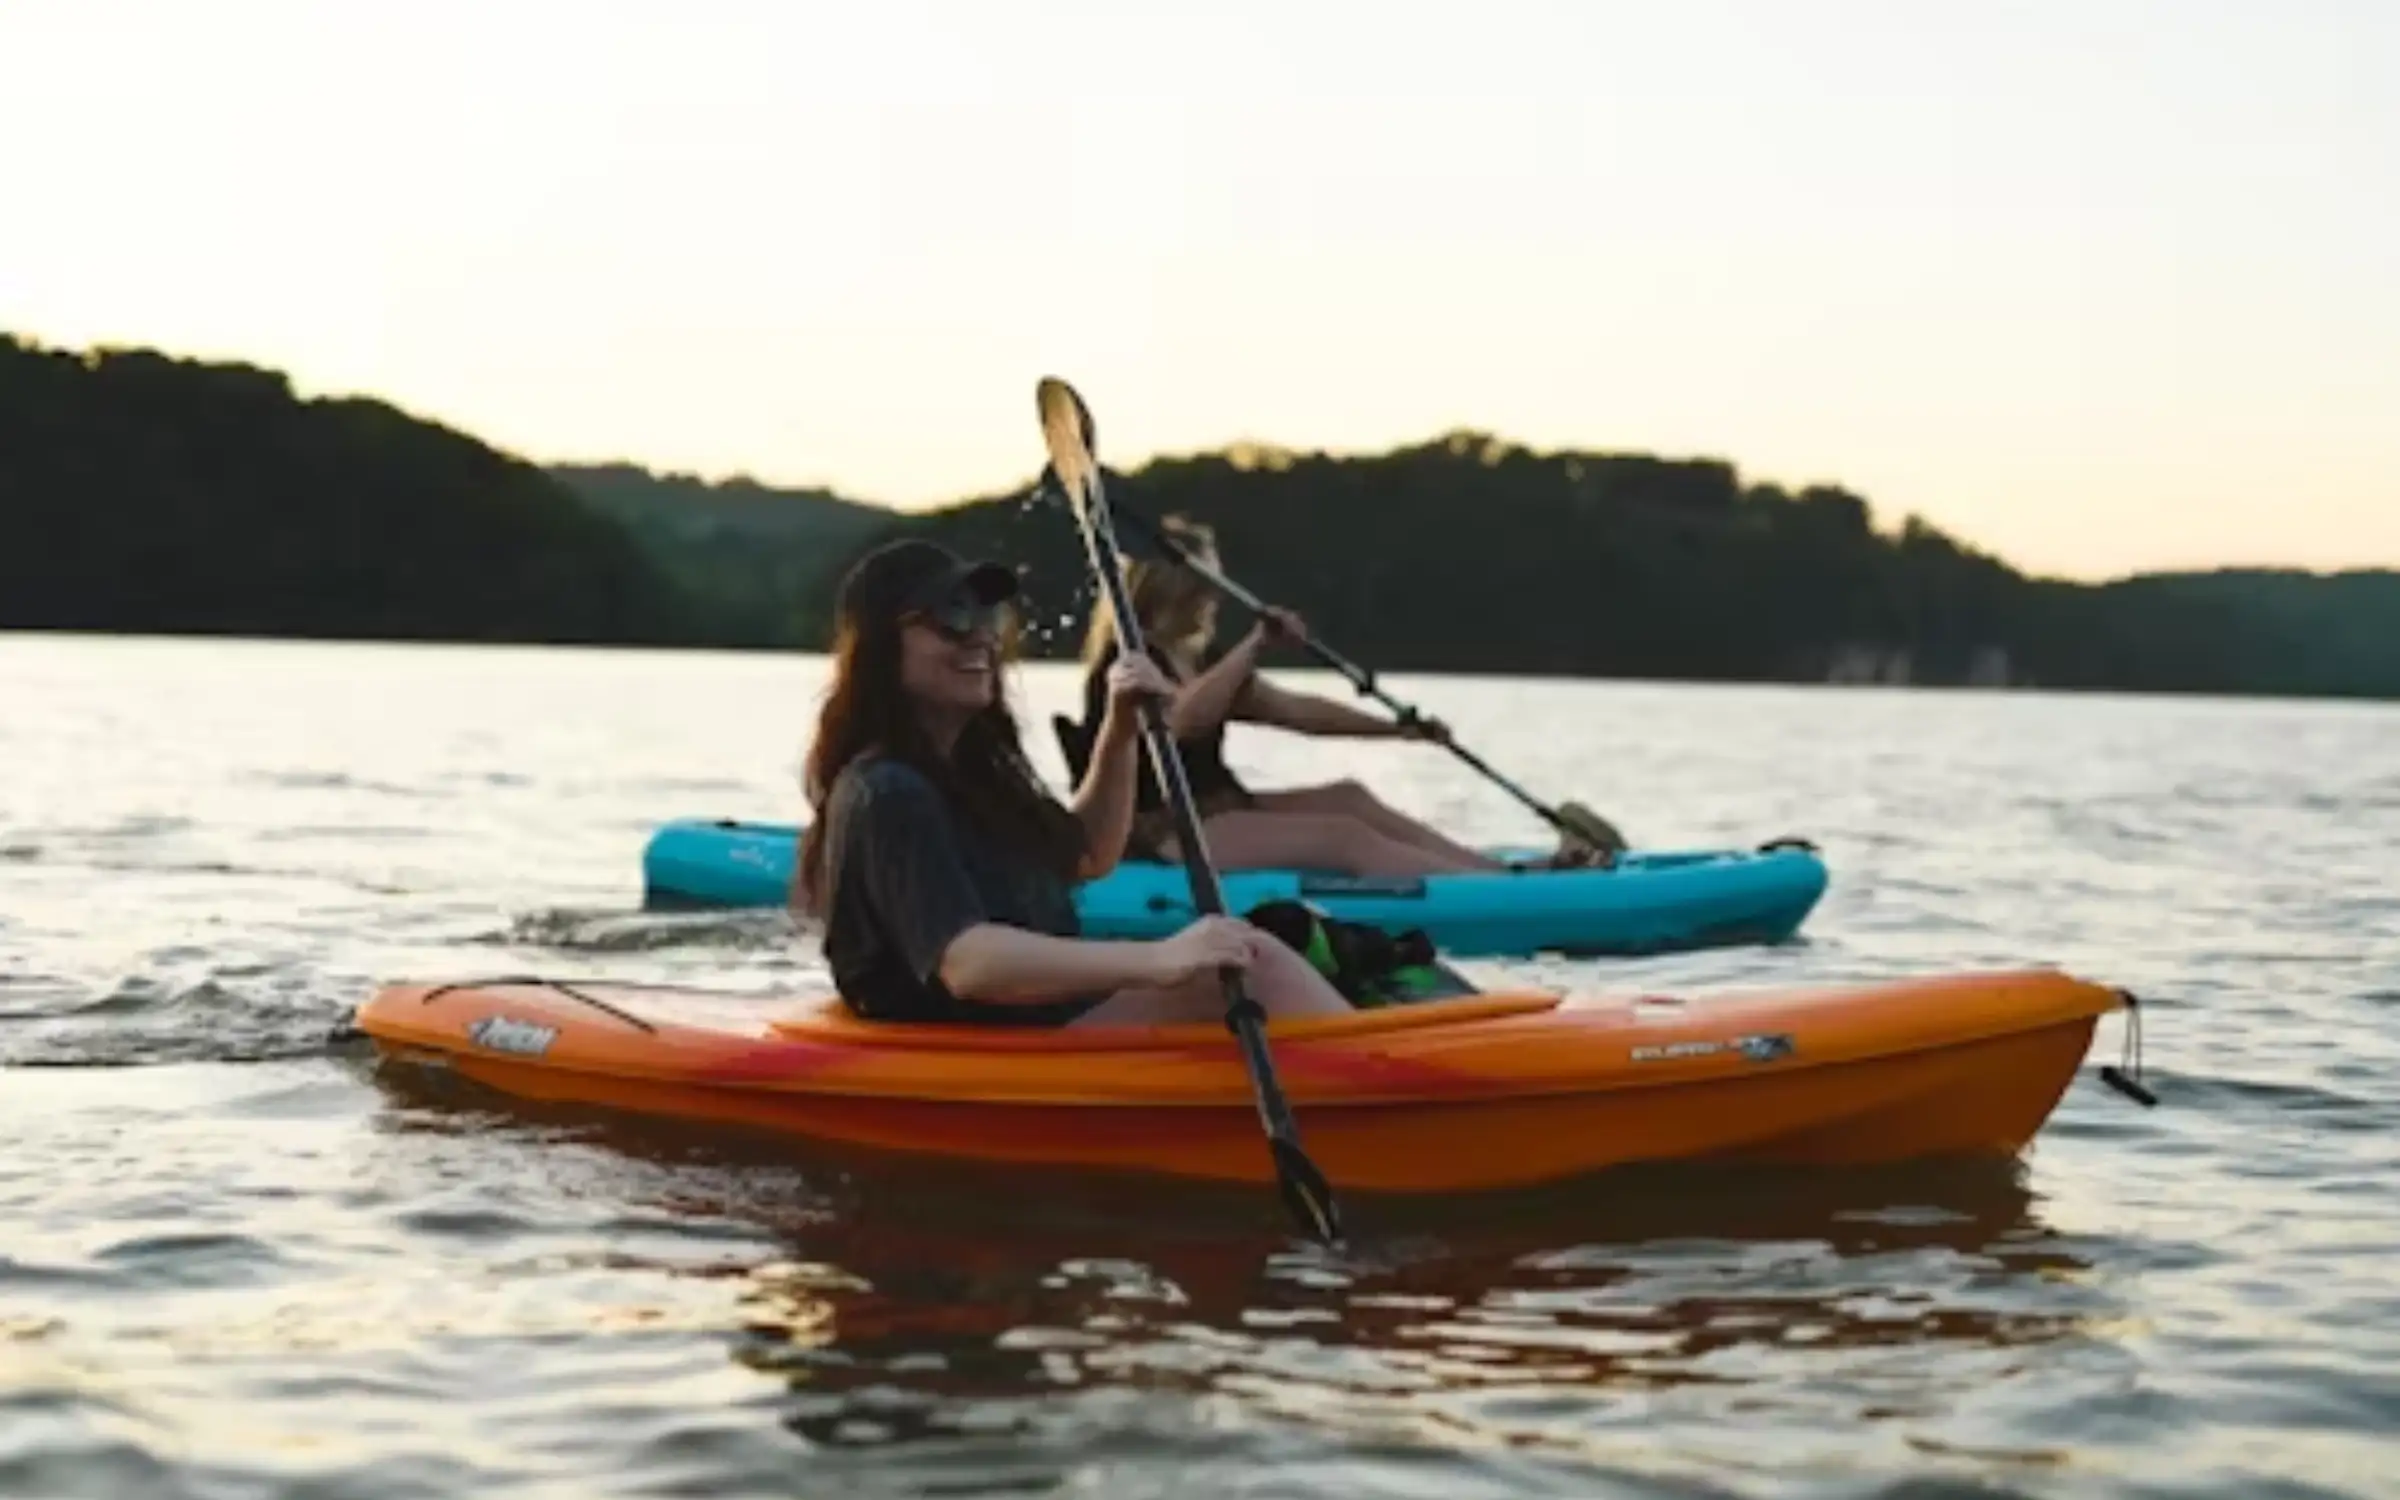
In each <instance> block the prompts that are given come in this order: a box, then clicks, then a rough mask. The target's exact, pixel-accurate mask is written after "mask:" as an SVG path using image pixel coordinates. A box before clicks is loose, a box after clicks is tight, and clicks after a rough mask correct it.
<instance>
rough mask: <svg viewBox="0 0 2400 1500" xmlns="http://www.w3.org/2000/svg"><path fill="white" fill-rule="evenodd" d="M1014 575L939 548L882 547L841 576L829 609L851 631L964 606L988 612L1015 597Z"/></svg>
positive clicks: (918, 542) (913, 542)
mask: <svg viewBox="0 0 2400 1500" xmlns="http://www.w3.org/2000/svg"><path fill="white" fill-rule="evenodd" d="M1017 592H1018V589H1017V574H1016V570H1015V569H1013V568H1010V567H1008V566H1006V565H1005V564H1002V563H996V562H969V561H967V560H966V559H965V558H963V557H960V556H959V555H958V554H957V553H955V552H953V551H951V550H950V549H949V548H947V547H945V546H943V545H941V544H940V543H939V542H928V541H925V540H923V539H921V538H914V537H911V538H907V539H904V540H901V541H897V542H886V543H884V544H883V545H882V546H880V547H877V548H876V549H875V550H874V551H872V552H869V553H868V554H867V555H866V556H864V557H862V558H860V559H859V560H858V561H857V562H854V563H852V564H851V565H850V571H849V572H847V573H845V574H843V575H842V586H841V591H840V593H839V594H838V595H837V596H836V605H835V607H836V608H837V609H838V610H839V611H840V612H841V617H842V618H843V619H844V620H846V621H848V622H849V623H850V624H851V625H853V626H869V625H875V626H882V625H894V624H897V623H899V622H900V621H901V620H902V619H904V618H905V617H907V616H909V615H912V614H919V613H923V614H939V613H941V612H943V611H945V610H948V609H950V608H952V607H954V606H956V605H958V604H961V603H968V604H974V605H979V606H981V607H983V608H985V609H990V608H992V607H993V606H995V605H999V604H1005V603H1006V602H1008V601H1009V600H1011V599H1014V598H1016V597H1017Z"/></svg>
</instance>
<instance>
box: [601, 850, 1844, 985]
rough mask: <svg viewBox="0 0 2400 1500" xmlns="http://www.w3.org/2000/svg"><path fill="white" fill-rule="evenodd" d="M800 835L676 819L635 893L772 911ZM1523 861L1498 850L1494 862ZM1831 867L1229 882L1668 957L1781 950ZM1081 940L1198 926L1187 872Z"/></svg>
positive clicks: (1090, 889)
mask: <svg viewBox="0 0 2400 1500" xmlns="http://www.w3.org/2000/svg"><path fill="white" fill-rule="evenodd" d="M799 836H800V830H799V829H798V828H796V827H794V826H793V825H791V824H788V823H780V824H779V823H742V822H735V821H732V820H724V819H701V818H685V819H679V820H677V821H675V822H672V823H668V824H666V825H664V826H663V827H661V828H660V829H659V830H658V831H657V832H656V833H654V834H652V835H651V836H650V842H649V845H648V847H646V848H645V849H644V850H643V851H642V885H643V889H644V897H645V900H646V901H647V903H648V904H649V905H651V906H653V907H668V906H678V907H694V906H700V907H725V906H781V905H783V904H784V902H785V901H786V899H787V893H788V891H789V889H790V886H791V878H792V865H793V862H794V859H795V857H796V855H797V852H798V841H799ZM1527 853H1529V851H1523V850H1496V851H1494V856H1495V857H1496V858H1521V857H1524V856H1525V855H1526V854H1527ZM1825 880H1826V875H1825V862H1824V860H1822V859H1821V858H1819V857H1818V854H1817V851H1816V850H1815V849H1814V848H1813V847H1811V846H1810V845H1808V844H1807V843H1806V842H1805V841H1801V840H1777V841H1775V842H1774V843H1771V844H1768V845H1766V846H1764V847H1762V848H1760V849H1756V850H1735V849H1727V850H1705V851H1694V852H1679V853H1629V854H1626V855H1624V856H1622V857H1621V858H1620V859H1619V860H1618V862H1617V865H1616V867H1615V868H1613V869H1608V870H1539V871H1526V872H1523V873H1514V872H1512V873H1503V874H1491V875H1429V876H1424V877H1411V878H1406V879H1391V878H1362V877H1358V876H1350V875H1332V874H1310V873H1307V872H1304V871H1298V870H1237V871H1228V872H1226V873H1225V874H1224V876H1223V883H1224V887H1225V904H1226V906H1227V907H1228V908H1229V909H1230V910H1232V911H1235V912H1244V911H1248V910H1250V909H1251V908H1252V907H1255V906H1257V905H1259V904H1260V903H1262V902H1266V901H1274V900H1295V899H1296V900H1301V901H1306V902H1309V903H1310V904H1312V905H1314V906H1316V907H1318V908H1319V909H1320V910H1322V911H1324V912H1326V913H1327V914H1329V915H1331V916H1334V917H1338V918H1340V919H1342V920H1344V921H1350V922H1361V923H1366V924H1369V925H1372V926H1376V927H1380V928H1383V929H1385V930H1386V931H1390V932H1405V931H1408V930H1411V929H1418V930H1422V931H1423V932H1425V933H1426V934H1427V935H1429V936H1430V937H1431V938H1432V939H1433V941H1434V943H1435V945H1436V946H1437V947H1439V948H1441V949H1442V950H1443V951H1444V952H1446V953H1449V954H1453V955H1456V956H1460V957H1473V956H1477V955H1492V956H1497V955H1508V954H1527V953H1540V952H1557V953H1567V954H1638V953H1666V952H1674V951H1677V950H1681V949H1689V948H1714V947H1728V946H1733V945H1737V944H1743V943H1773V942H1780V941H1782V940H1783V939H1785V938H1788V937H1790V936H1791V935H1792V934H1793V933H1794V932H1795V931H1797V930H1798V929H1799V927H1800V924H1801V922H1803V921H1804V920H1806V919H1807V917H1808V914H1809V912H1810V910H1811V909H1812V908H1814V907H1815V906H1816V904H1817V900H1818V898H1819V897H1821V896H1823V895H1824V894H1825ZM1076 907H1077V910H1078V911H1079V912H1080V914H1081V916H1082V920H1083V925H1084V930H1085V932H1086V933H1087V934H1089V935H1090V936H1092V937H1097V938H1156V937H1164V936H1166V935H1167V934H1169V933H1172V932H1174V931H1176V930H1177V929H1179V928H1181V927H1183V926H1184V925H1185V924H1187V923H1189V922H1190V921H1191V920H1192V915H1193V909H1192V893H1191V888H1190V886H1189V885H1188V884H1187V883H1186V882H1185V878H1184V873H1183V867H1182V866H1181V865H1167V864H1153V863H1145V862H1136V861H1131V860H1128V861H1126V862H1125V863H1123V864H1121V865H1119V866H1118V867H1117V868H1116V869H1115V870H1113V871H1111V872H1109V873H1108V874H1107V875H1105V876H1103V877H1102V878H1101V879H1099V880H1095V881H1092V882H1090V883H1088V884H1086V885H1084V886H1082V887H1080V888H1079V889H1078V890H1077V892H1076Z"/></svg>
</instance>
